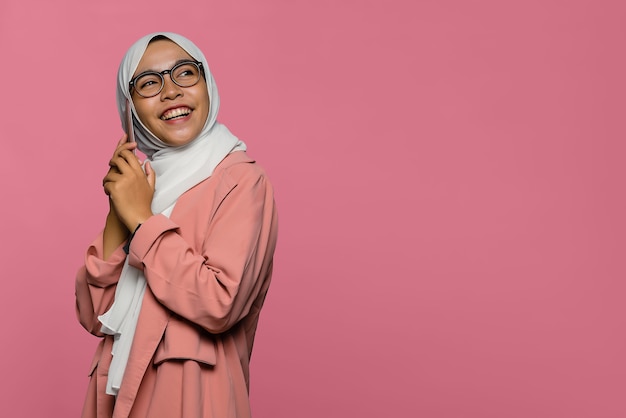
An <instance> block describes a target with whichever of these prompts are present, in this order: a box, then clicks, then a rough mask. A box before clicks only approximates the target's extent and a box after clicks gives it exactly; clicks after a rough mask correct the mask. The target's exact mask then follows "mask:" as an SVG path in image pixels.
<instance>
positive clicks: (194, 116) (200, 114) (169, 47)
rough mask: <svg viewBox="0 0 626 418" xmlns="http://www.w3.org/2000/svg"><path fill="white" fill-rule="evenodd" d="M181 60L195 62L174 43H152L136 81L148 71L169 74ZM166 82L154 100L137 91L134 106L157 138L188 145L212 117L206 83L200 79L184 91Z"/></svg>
mask: <svg viewBox="0 0 626 418" xmlns="http://www.w3.org/2000/svg"><path fill="white" fill-rule="evenodd" d="M181 60H191V61H195V59H194V58H192V57H191V56H190V55H189V54H187V53H186V52H185V50H184V49H182V48H181V47H180V46H178V45H177V44H175V43H174V42H172V41H170V40H165V39H163V40H158V41H154V42H151V43H150V44H149V45H148V47H147V48H146V52H145V53H144V54H143V57H142V58H141V61H139V64H138V65H137V70H136V71H135V74H133V77H132V78H135V77H136V76H137V75H138V74H141V73H143V72H146V71H156V72H161V71H164V70H169V69H170V68H172V67H173V66H174V65H175V64H176V63H177V62H179V61H181ZM163 78H164V80H165V83H164V85H163V90H161V92H160V93H159V94H157V95H156V96H154V97H147V98H146V97H141V96H140V95H139V94H137V92H135V91H134V90H133V92H132V97H133V103H134V104H135V109H136V110H137V115H138V116H139V119H140V120H141V122H143V124H144V125H145V126H146V127H147V128H148V129H149V130H150V131H151V132H152V133H153V134H154V135H156V136H157V138H159V139H160V140H161V141H163V142H165V143H166V144H168V145H173V146H180V145H185V144H187V143H189V142H191V141H192V140H193V139H194V138H196V137H197V136H198V135H199V134H200V132H201V131H202V128H203V127H204V124H205V122H206V120H207V117H208V115H209V94H208V92H207V87H206V81H205V80H204V77H200V81H198V82H197V83H196V84H195V85H193V86H191V87H180V86H178V85H176V84H175V83H174V82H173V81H172V79H171V78H170V75H169V74H166V75H164V76H163Z"/></svg>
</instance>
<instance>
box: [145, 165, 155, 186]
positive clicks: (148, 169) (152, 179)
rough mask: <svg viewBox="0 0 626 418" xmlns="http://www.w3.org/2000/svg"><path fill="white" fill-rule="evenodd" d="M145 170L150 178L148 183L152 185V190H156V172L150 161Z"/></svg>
mask: <svg viewBox="0 0 626 418" xmlns="http://www.w3.org/2000/svg"><path fill="white" fill-rule="evenodd" d="M145 170H146V177H147V178H148V184H149V185H150V187H152V190H154V185H155V184H156V173H155V172H154V170H153V169H152V166H151V165H150V161H146V165H145Z"/></svg>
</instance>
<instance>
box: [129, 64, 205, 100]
mask: <svg viewBox="0 0 626 418" xmlns="http://www.w3.org/2000/svg"><path fill="white" fill-rule="evenodd" d="M201 73H202V63H201V62H200V61H183V62H179V63H178V64H176V65H175V66H173V67H172V68H171V69H169V70H164V71H161V72H160V73H159V72H156V71H148V72H145V73H141V74H139V75H138V76H137V77H135V78H133V79H132V80H131V82H130V83H129V88H130V89H133V88H134V89H135V91H136V92H137V94H139V95H140V96H141V97H146V98H147V97H153V96H156V95H157V94H159V93H161V90H163V86H164V85H165V79H164V78H163V76H164V75H165V74H169V75H170V78H171V79H172V81H173V82H174V84H176V85H177V86H180V87H191V86H194V85H195V84H196V83H197V82H198V81H200V75H201Z"/></svg>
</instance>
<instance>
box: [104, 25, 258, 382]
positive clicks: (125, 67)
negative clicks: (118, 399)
mask: <svg viewBox="0 0 626 418" xmlns="http://www.w3.org/2000/svg"><path fill="white" fill-rule="evenodd" d="M157 36H163V37H165V38H168V39H170V40H171V41H173V42H174V43H176V44H177V45H178V46H180V47H181V48H182V49H184V50H185V51H186V52H187V53H188V54H189V55H191V56H192V57H193V58H194V59H196V60H197V61H200V62H202V65H203V69H204V76H205V80H206V85H207V90H208V95H209V101H210V108H209V115H208V117H207V120H206V123H205V124H204V127H203V128H202V131H201V132H200V134H199V135H198V137H197V138H194V139H193V140H192V141H191V142H190V143H188V144H186V145H182V146H178V147H173V146H170V145H168V144H166V143H164V142H163V141H161V140H160V139H159V138H157V137H156V136H155V135H154V134H153V133H152V132H150V131H149V130H148V128H146V126H145V125H144V124H143V123H142V122H141V121H140V120H139V118H138V116H137V112H136V110H135V107H134V105H133V101H132V97H131V94H130V91H129V83H130V81H131V79H132V76H133V74H134V72H135V70H136V69H137V65H138V64H139V61H140V60H141V58H142V57H143V54H144V53H145V51H146V48H147V46H148V44H149V43H150V41H151V40H152V39H154V38H155V37H157ZM219 104H220V99H219V95H218V93H217V87H216V85H215V80H213V76H212V75H211V72H210V70H209V65H208V63H207V60H206V58H205V57H204V54H203V53H202V51H200V49H199V48H198V47H196V46H195V45H194V44H193V43H192V42H191V41H190V40H188V39H187V38H185V37H183V36H181V35H178V34H175V33H169V32H158V33H152V34H150V35H147V36H144V37H143V38H141V39H139V40H138V41H137V42H135V43H134V44H133V45H132V46H131V47H130V49H129V50H128V52H127V53H126V55H125V56H124V58H123V59H122V62H121V64H120V67H119V70H118V74H117V108H118V111H119V114H120V119H121V120H122V127H123V128H124V130H126V126H125V125H126V120H125V117H124V115H125V112H126V106H128V105H130V106H131V109H132V114H133V129H134V131H135V139H136V141H137V147H138V148H139V150H140V151H141V152H143V153H144V154H145V155H146V156H147V157H148V159H149V160H150V163H151V165H152V168H153V169H154V171H155V173H156V189H155V191H154V197H153V200H152V212H153V213H155V214H163V215H165V216H168V217H169V215H170V214H171V212H172V210H173V208H174V205H175V204H176V201H177V200H178V198H179V197H180V196H181V195H182V194H183V193H184V192H186V191H187V190H189V189H190V188H192V187H194V186H195V185H196V184H198V183H200V182H202V181H203V180H206V179H207V178H209V177H210V176H211V174H212V173H213V170H214V169H215V167H216V166H217V165H218V164H219V163H220V162H221V161H222V160H223V159H224V158H225V157H226V156H227V155H228V154H230V153H231V152H234V151H243V150H245V149H246V146H245V144H244V143H243V142H241V141H239V139H237V137H235V136H234V135H233V134H231V133H230V131H229V130H228V129H227V128H226V127H225V126H224V125H221V124H220V123H218V122H217V113H218V110H219ZM145 287H146V279H145V277H144V275H143V272H142V271H140V270H138V269H136V268H134V267H132V266H130V265H129V264H128V257H127V259H126V262H125V264H124V267H123V270H122V273H121V275H120V279H119V282H118V285H117V289H116V292H115V302H114V303H113V305H112V306H111V309H109V311H107V312H106V313H105V314H103V315H101V316H100V317H99V318H98V319H100V322H101V323H102V332H104V333H106V334H110V335H113V336H114V345H113V361H112V363H111V367H110V369H109V378H108V381H107V393H109V394H111V395H115V394H117V392H118V390H119V388H120V385H121V382H122V378H123V376H124V370H125V368H126V363H127V361H128V355H129V353H130V349H131V345H132V341H133V336H134V334H135V329H136V326H137V319H138V317H139V312H140V311H141V302H142V300H143V295H144V292H145Z"/></svg>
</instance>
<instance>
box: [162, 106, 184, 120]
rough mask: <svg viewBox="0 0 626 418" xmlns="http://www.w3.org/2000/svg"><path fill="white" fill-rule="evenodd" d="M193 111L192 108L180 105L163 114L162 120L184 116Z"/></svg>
mask: <svg viewBox="0 0 626 418" xmlns="http://www.w3.org/2000/svg"><path fill="white" fill-rule="evenodd" d="M190 113H191V109H189V108H188V107H178V108H176V109H172V110H168V111H167V112H165V113H163V115H161V120H172V119H179V118H184V117H185V116H187V115H189V114H190Z"/></svg>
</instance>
